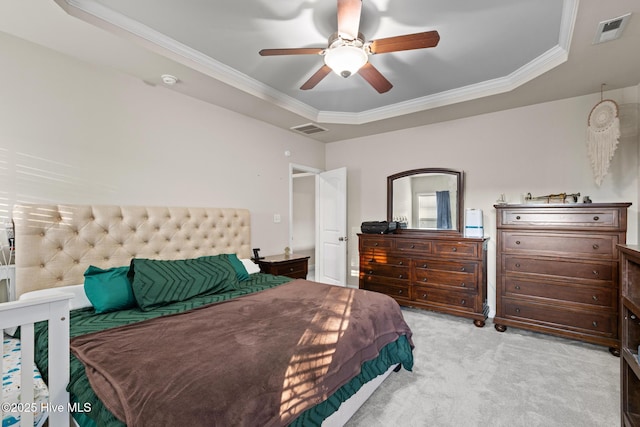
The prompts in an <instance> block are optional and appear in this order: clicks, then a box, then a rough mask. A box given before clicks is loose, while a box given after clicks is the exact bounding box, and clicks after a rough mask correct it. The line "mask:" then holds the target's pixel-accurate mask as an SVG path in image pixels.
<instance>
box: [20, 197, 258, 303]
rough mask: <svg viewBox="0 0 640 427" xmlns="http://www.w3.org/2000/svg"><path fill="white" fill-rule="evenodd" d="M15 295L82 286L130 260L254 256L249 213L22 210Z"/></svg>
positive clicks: (46, 207)
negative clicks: (95, 272)
mask: <svg viewBox="0 0 640 427" xmlns="http://www.w3.org/2000/svg"><path fill="white" fill-rule="evenodd" d="M13 221H14V223H15V229H16V230H15V232H16V254H15V259H16V295H17V296H20V295H21V294H23V293H25V292H29V291H33V290H38V289H45V288H53V287H58V286H66V285H78V284H81V283H83V282H84V272H85V270H86V269H87V267H88V266H89V265H95V266H97V267H100V268H107V267H117V266H123V265H128V264H129V263H130V262H131V259H132V258H151V259H185V258H195V257H199V256H203V255H216V254H221V253H236V254H238V257H239V258H249V257H250V256H251V229H250V214H249V211H248V210H246V209H225V208H184V207H141V206H104V205H95V206H89V205H17V206H15V207H14V210H13Z"/></svg>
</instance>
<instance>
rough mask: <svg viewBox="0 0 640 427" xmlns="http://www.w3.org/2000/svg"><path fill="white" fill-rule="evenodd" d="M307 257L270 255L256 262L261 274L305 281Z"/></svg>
mask: <svg viewBox="0 0 640 427" xmlns="http://www.w3.org/2000/svg"><path fill="white" fill-rule="evenodd" d="M308 264H309V257H308V256H302V255H300V256H296V255H284V254H282V255H272V256H268V257H264V258H262V259H260V260H258V265H259V266H260V272H261V273H267V274H273V275H276V276H287V277H291V278H294V279H306V278H307V272H308V270H309V265H308Z"/></svg>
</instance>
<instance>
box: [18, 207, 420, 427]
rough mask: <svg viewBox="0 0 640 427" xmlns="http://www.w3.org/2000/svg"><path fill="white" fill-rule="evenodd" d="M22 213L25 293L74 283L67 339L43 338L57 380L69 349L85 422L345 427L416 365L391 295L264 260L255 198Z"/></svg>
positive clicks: (76, 400) (43, 363)
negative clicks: (248, 204)
mask: <svg viewBox="0 0 640 427" xmlns="http://www.w3.org/2000/svg"><path fill="white" fill-rule="evenodd" d="M13 219H14V223H15V226H16V241H17V244H16V291H17V294H18V295H19V296H21V299H22V300H23V301H24V300H25V298H34V297H35V298H36V299H38V298H39V297H40V296H42V294H43V293H45V295H44V296H46V297H51V295H52V293H53V295H54V297H55V295H56V293H57V291H58V290H61V291H62V292H66V293H69V292H71V293H72V294H73V293H75V295H76V296H75V297H74V298H72V299H71V303H70V304H71V305H70V308H71V312H70V315H69V330H68V335H69V337H70V343H69V342H66V341H65V340H60V339H56V341H55V342H54V341H52V339H51V335H50V333H49V328H48V327H47V324H46V323H38V324H36V325H35V328H34V334H33V335H34V338H33V339H34V342H35V354H34V359H35V361H36V364H37V366H38V368H39V370H40V372H41V373H42V376H43V378H44V379H45V380H46V381H48V382H49V383H50V381H51V378H52V375H53V374H54V373H55V372H58V369H59V368H58V367H57V366H54V364H53V363H54V362H55V361H58V359H60V357H59V354H63V353H64V351H65V350H66V351H68V349H69V347H70V348H71V351H72V356H71V357H70V368H69V371H68V372H69V378H70V380H69V386H68V390H69V392H70V404H69V407H70V408H72V409H74V410H75V413H74V414H73V416H74V419H75V420H76V423H77V424H78V425H81V426H92V425H106V426H121V425H125V424H126V425H159V424H158V423H159V422H160V420H162V422H163V424H166V423H167V422H168V423H169V424H171V425H173V424H182V425H229V424H233V425H255V423H256V422H258V424H259V425H320V424H323V425H342V424H344V422H345V421H346V420H348V418H349V417H350V415H351V414H353V413H354V412H355V410H356V409H357V408H358V407H359V405H360V404H361V403H362V402H363V401H364V399H366V397H367V396H368V395H370V394H371V393H372V392H373V390H375V387H376V386H377V385H378V384H379V383H381V382H382V381H383V380H384V378H385V377H386V376H387V375H389V374H390V372H391V371H392V370H393V369H399V367H400V366H403V367H404V368H405V369H407V370H411V367H412V364H413V358H412V348H413V343H412V341H411V331H410V329H409V327H408V326H407V325H406V323H405V322H404V319H403V318H402V313H401V311H400V308H399V307H398V305H397V303H395V301H394V300H393V299H391V298H389V297H386V296H384V295H381V294H377V293H372V292H368V291H363V290H359V289H348V288H342V287H335V286H330V285H325V284H320V283H315V282H311V281H307V280H302V279H295V280H294V279H290V278H287V277H284V276H271V275H266V274H262V273H259V272H255V270H253V269H252V263H251V262H250V261H249V258H250V250H251V241H250V237H251V229H250V213H249V212H248V211H247V210H245V209H220V208H178V207H140V206H89V205H83V206H79V205H20V206H16V207H15V208H14V213H13ZM127 284H128V286H127ZM51 289H53V291H52V290H51ZM82 291H84V295H83V292H82ZM87 296H88V297H89V298H88V299H89V300H90V301H89V302H88V303H87V301H86V300H85V301H82V300H83V298H86V297H87ZM27 301H28V299H27ZM23 339H24V338H23ZM133 366H135V368H133V369H132V367H133ZM169 367H170V368H169ZM257 420H259V421H257ZM53 425H54V427H55V423H54V424H53Z"/></svg>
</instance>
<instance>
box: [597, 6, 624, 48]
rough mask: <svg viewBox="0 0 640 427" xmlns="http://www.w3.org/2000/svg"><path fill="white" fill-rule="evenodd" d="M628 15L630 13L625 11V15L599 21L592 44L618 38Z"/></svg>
mask: <svg viewBox="0 0 640 427" xmlns="http://www.w3.org/2000/svg"><path fill="white" fill-rule="evenodd" d="M630 17H631V13H627V14H626V15H622V16H619V17H617V18H613V19H609V20H607V21H602V22H600V23H599V24H598V29H597V30H596V37H595V38H594V39H593V44H598V43H604V42H608V41H610V40H615V39H617V38H619V37H620V36H621V35H622V30H624V27H625V26H626V25H627V22H628V21H629V18H630Z"/></svg>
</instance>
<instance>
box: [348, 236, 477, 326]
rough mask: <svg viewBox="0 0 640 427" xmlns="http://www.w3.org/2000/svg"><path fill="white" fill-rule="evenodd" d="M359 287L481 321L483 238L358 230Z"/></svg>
mask: <svg viewBox="0 0 640 427" xmlns="http://www.w3.org/2000/svg"><path fill="white" fill-rule="evenodd" d="M358 236H359V251H360V288H361V289H367V290H371V291H376V292H381V293H384V294H387V295H390V296H391V297H393V298H395V300H396V301H398V303H399V304H400V305H404V306H411V307H417V308H424V309H429V310H434V311H440V312H443V313H448V314H454V315H458V316H463V317H468V318H470V319H473V320H474V323H475V325H476V326H478V327H482V326H484V324H485V320H486V318H487V314H488V312H489V308H488V306H487V262H486V259H487V242H486V239H484V238H464V237H455V236H454V237H452V236H448V237H444V236H443V237H439V236H436V237H431V236H426V235H419V234H416V235H414V234H411V235H410V234H408V233H407V234H384V235H381V234H359V235H358Z"/></svg>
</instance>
